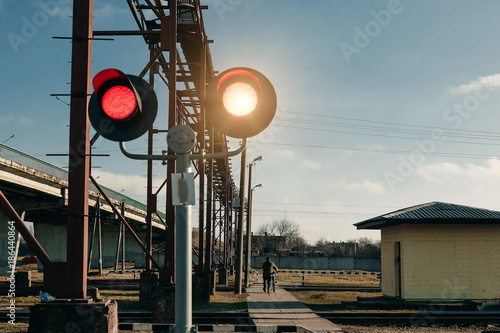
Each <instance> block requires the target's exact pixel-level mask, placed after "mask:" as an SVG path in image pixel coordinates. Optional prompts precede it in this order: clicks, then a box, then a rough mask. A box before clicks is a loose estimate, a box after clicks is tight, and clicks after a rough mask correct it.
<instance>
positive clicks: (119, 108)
mask: <svg viewBox="0 0 500 333" xmlns="http://www.w3.org/2000/svg"><path fill="white" fill-rule="evenodd" d="M92 85H93V86H94V93H93V94H92V96H91V98H90V102H89V119H90V123H91V124H92V126H93V127H94V129H95V130H96V132H97V133H99V134H100V135H101V136H103V137H105V138H106V139H108V140H112V141H130V140H134V139H137V138H138V137H140V136H141V135H143V134H144V133H146V132H147V131H148V129H149V128H151V125H152V124H153V122H154V120H155V118H156V112H157V109H158V101H157V98H156V94H155V92H154V90H153V88H152V87H151V86H150V85H149V84H148V83H147V82H146V81H144V80H143V79H142V78H140V77H137V76H134V75H125V74H124V73H123V72H121V71H119V70H117V69H113V68H110V69H105V70H103V71H101V72H99V73H97V74H96V76H94V78H93V79H92ZM139 92H140V93H139Z"/></svg>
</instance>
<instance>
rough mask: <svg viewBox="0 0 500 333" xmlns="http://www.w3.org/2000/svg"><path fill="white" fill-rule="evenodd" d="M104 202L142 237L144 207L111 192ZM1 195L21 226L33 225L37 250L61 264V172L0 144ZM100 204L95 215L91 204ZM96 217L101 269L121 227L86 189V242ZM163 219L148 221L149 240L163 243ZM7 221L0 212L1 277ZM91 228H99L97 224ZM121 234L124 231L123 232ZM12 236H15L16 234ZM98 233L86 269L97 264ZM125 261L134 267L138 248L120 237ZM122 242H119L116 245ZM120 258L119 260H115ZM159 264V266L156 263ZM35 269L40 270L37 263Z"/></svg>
mask: <svg viewBox="0 0 500 333" xmlns="http://www.w3.org/2000/svg"><path fill="white" fill-rule="evenodd" d="M102 189H103V191H104V193H105V194H106V195H107V196H108V197H109V200H110V201H111V202H112V203H113V204H114V205H115V207H118V208H119V209H120V213H121V215H123V216H124V217H125V218H126V219H127V221H128V223H129V225H130V226H131V228H132V229H133V230H134V232H135V233H136V234H137V236H138V237H139V238H140V239H141V240H144V239H145V237H146V215H147V211H146V205H145V204H143V203H141V202H138V201H136V200H134V199H131V198H129V197H127V196H125V195H123V194H121V193H119V192H117V191H114V190H112V189H110V188H105V187H102ZM0 190H1V191H2V192H3V193H4V195H5V196H6V197H7V198H8V200H9V201H10V203H11V205H12V206H13V207H14V209H15V210H16V211H17V213H18V214H19V215H20V216H22V215H23V220H24V221H30V222H33V223H34V230H35V236H36V238H37V240H38V242H39V243H40V245H41V246H42V247H43V248H44V249H45V251H46V252H47V254H48V255H49V256H50V258H51V259H52V261H54V262H64V261H66V242H67V219H68V215H67V214H68V213H67V211H68V210H67V204H68V172H67V171H66V170H64V169H62V168H59V167H57V166H54V165H52V164H50V163H47V162H45V161H43V160H41V159H38V158H36V157H34V156H30V155H28V154H25V153H23V152H21V151H18V150H16V149H14V148H11V147H9V146H6V145H3V144H0ZM98 201H99V209H96V207H97V206H96V204H97V202H98ZM98 217H100V224H101V233H100V234H101V242H100V243H101V244H102V251H101V252H102V265H103V267H112V266H114V265H115V261H116V256H117V254H116V253H117V249H118V248H120V251H121V250H122V249H123V243H122V244H120V247H118V242H119V236H120V234H122V235H123V233H122V232H121V231H123V229H121V228H122V223H121V221H120V220H119V219H118V218H117V215H116V214H115V212H114V211H113V209H112V207H111V206H110V205H109V204H108V202H106V200H104V199H103V197H102V195H101V194H100V193H99V191H98V189H97V188H96V187H95V186H94V185H93V184H91V185H90V188H89V220H90V221H91V223H92V224H91V226H90V227H89V240H90V239H91V237H92V235H91V234H92V233H93V230H94V228H93V224H94V223H96V221H98V219H97V218H98ZM164 218H165V215H164V214H162V213H160V212H157V213H156V214H155V215H153V217H152V226H153V237H158V238H160V239H163V234H164V230H165V222H164ZM8 221H9V218H8V217H7V215H6V214H5V212H4V211H3V210H0V235H4V236H3V237H0V274H1V275H6V274H7V273H8V260H7V259H8V257H9V254H8V252H9V250H8V237H7V235H8V223H7V222H8ZM96 225H99V223H98V222H97V224H96ZM123 228H125V227H123ZM16 234H17V232H16ZM98 234H99V233H98V232H96V235H95V237H94V242H93V243H94V246H93V249H92V252H93V256H92V261H91V265H92V267H96V266H98V264H99V256H98V253H99V251H98V243H99V237H98ZM124 235H125V236H124V237H125V260H126V261H133V260H135V256H136V255H138V254H143V255H144V251H143V250H142V248H141V247H140V246H139V245H138V243H137V242H136V240H135V239H134V237H133V236H132V234H131V232H129V231H128V230H127V231H126V232H125V233H124ZM122 239H123V236H122V238H121V240H122ZM121 258H122V256H121V255H120V260H121ZM160 264H161V263H160ZM39 269H43V266H42V265H41V264H40V263H39Z"/></svg>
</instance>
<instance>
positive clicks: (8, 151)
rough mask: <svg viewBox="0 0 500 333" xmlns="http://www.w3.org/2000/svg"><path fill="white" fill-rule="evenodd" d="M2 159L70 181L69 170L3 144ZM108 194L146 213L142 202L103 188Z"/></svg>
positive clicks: (1, 146) (0, 151)
mask: <svg viewBox="0 0 500 333" xmlns="http://www.w3.org/2000/svg"><path fill="white" fill-rule="evenodd" d="M0 157H3V158H5V159H8V160H11V161H13V162H16V163H19V164H22V165H24V166H27V167H29V168H32V169H35V170H38V171H41V172H44V173H46V174H48V175H51V176H54V177H57V178H60V179H63V180H66V181H67V180H68V170H65V169H63V168H60V167H58V166H56V165H54V164H51V163H49V162H46V161H44V160H41V159H39V158H37V157H35V156H32V155H29V154H26V153H24V152H22V151H20V150H17V149H15V148H12V147H9V146H7V145H5V144H3V143H0ZM89 188H90V189H91V190H92V191H95V192H98V190H97V188H96V187H95V186H94V184H92V183H90V184H89ZM102 188H103V189H104V191H105V192H106V194H107V195H108V196H109V197H110V198H112V199H115V200H118V201H125V204H127V205H129V206H132V207H135V208H137V209H140V210H143V211H146V205H145V204H143V203H142V202H140V201H137V200H135V199H132V198H130V197H127V196H126V195H123V194H121V193H119V192H117V191H115V190H112V189H110V188H108V187H104V186H102ZM160 216H161V217H162V218H164V217H165V216H164V215H163V214H161V213H160Z"/></svg>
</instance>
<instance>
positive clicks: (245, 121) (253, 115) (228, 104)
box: [207, 67, 276, 138]
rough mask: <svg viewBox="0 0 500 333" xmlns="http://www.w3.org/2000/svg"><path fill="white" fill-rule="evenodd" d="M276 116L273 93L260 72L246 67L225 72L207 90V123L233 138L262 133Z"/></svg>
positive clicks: (272, 89)
mask: <svg viewBox="0 0 500 333" xmlns="http://www.w3.org/2000/svg"><path fill="white" fill-rule="evenodd" d="M275 113H276V92H275V91H274V87H273V85H272V84H271V82H270V81H269V80H268V79H267V78H266V77H265V76H264V75H263V74H262V73H260V72H258V71H256V70H254V69H251V68H246V67H236V68H231V69H228V70H226V71H224V72H222V73H220V74H219V75H218V76H216V77H215V78H214V79H213V80H212V82H211V83H210V84H209V86H208V89H207V120H208V122H209V123H211V124H212V125H213V126H214V127H215V128H216V129H217V130H219V131H220V132H221V133H223V134H226V135H227V136H230V137H234V138H248V137H252V136H254V135H257V134H259V133H260V132H262V131H263V130H264V129H265V128H266V127H267V126H269V124H270V123H271V121H272V120H273V118H274V114H275Z"/></svg>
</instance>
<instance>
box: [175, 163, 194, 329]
mask: <svg viewBox="0 0 500 333" xmlns="http://www.w3.org/2000/svg"><path fill="white" fill-rule="evenodd" d="M176 172H177V173H189V172H191V160H190V154H179V155H177V166H176ZM175 222H176V242H175V256H176V258H175V264H176V269H175V332H176V333H188V332H191V329H192V326H193V325H192V322H193V318H192V293H193V291H192V284H191V281H192V275H191V266H192V262H193V258H192V256H193V255H192V252H191V251H192V243H193V240H192V234H191V223H192V222H191V206H190V205H184V206H177V207H176V210H175Z"/></svg>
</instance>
